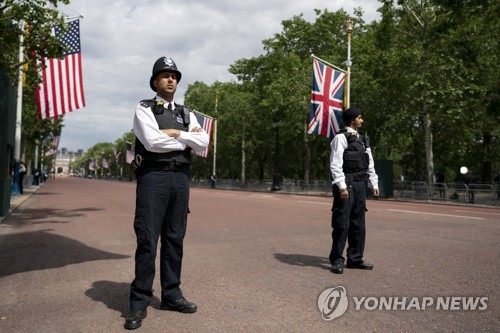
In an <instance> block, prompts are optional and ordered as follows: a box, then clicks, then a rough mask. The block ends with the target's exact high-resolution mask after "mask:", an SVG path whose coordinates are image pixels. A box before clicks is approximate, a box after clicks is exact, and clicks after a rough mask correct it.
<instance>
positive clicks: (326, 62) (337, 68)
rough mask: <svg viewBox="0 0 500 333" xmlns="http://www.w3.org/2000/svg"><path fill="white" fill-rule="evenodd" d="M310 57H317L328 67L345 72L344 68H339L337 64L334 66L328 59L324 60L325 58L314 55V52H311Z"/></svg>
mask: <svg viewBox="0 0 500 333" xmlns="http://www.w3.org/2000/svg"><path fill="white" fill-rule="evenodd" d="M311 57H313V58H314V59H317V60H319V61H321V62H322V63H325V64H327V65H328V66H330V67H332V68H335V69H336V70H338V71H341V72H342V73H345V72H346V71H345V70H343V69H342V68H339V67H337V66H335V65H332V64H330V63H329V62H328V61H325V60H323V59H321V58H320V57H317V56H315V55H314V54H311Z"/></svg>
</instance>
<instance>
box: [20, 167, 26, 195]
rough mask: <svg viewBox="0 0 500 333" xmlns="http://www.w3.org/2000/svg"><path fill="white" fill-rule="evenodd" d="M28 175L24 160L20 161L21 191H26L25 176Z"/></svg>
mask: <svg viewBox="0 0 500 333" xmlns="http://www.w3.org/2000/svg"><path fill="white" fill-rule="evenodd" d="M25 176H26V166H25V165H24V163H23V162H19V192H20V193H21V194H23V192H24V177H25Z"/></svg>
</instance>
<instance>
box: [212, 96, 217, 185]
mask: <svg viewBox="0 0 500 333" xmlns="http://www.w3.org/2000/svg"><path fill="white" fill-rule="evenodd" d="M217 97H218V96H217V92H216V93H215V118H214V165H213V172H212V175H213V176H216V173H215V172H216V170H217V169H216V163H217Z"/></svg>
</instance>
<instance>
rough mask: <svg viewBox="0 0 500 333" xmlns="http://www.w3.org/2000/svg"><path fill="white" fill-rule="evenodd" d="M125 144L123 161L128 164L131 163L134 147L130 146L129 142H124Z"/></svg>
mask: <svg viewBox="0 0 500 333" xmlns="http://www.w3.org/2000/svg"><path fill="white" fill-rule="evenodd" d="M126 145H127V155H126V156H125V161H126V162H127V164H130V163H132V161H133V160H134V158H135V156H134V155H135V152H134V148H133V147H132V143H131V142H128V141H127V142H126Z"/></svg>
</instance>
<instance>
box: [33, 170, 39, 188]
mask: <svg viewBox="0 0 500 333" xmlns="http://www.w3.org/2000/svg"><path fill="white" fill-rule="evenodd" d="M38 185H40V171H38V169H36V170H35V172H34V173H33V186H38Z"/></svg>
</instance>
